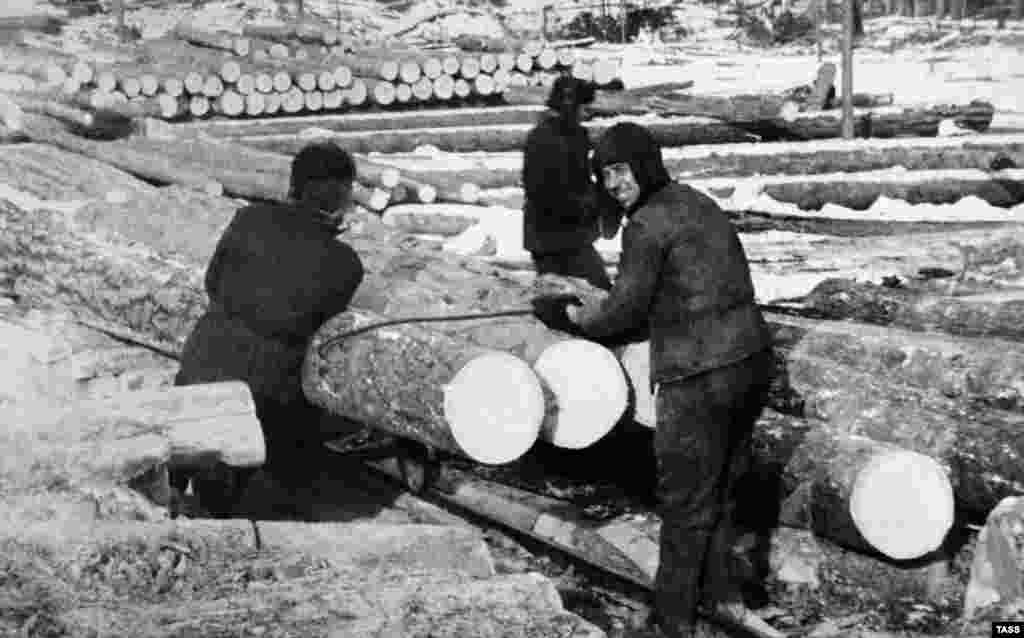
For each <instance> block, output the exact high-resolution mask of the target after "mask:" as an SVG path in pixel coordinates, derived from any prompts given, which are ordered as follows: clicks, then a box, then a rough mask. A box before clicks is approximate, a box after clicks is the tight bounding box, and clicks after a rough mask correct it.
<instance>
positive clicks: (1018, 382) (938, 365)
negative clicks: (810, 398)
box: [766, 313, 1024, 411]
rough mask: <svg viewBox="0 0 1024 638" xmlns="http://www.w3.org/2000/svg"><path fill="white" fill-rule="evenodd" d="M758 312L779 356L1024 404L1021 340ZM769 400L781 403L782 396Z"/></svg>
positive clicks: (973, 400)
mask: <svg viewBox="0 0 1024 638" xmlns="http://www.w3.org/2000/svg"><path fill="white" fill-rule="evenodd" d="M766 317H767V318H768V320H769V325H770V327H771V329H772V331H773V334H774V343H775V349H776V354H777V356H778V357H779V359H780V360H781V361H792V360H797V359H799V358H801V357H814V358H817V359H819V360H827V361H830V362H831V363H832V364H834V365H839V366H843V367H844V368H849V369H852V370H855V371H857V372H859V373H864V374H868V375H870V376H872V377H873V378H875V379H877V380H878V382H879V383H880V384H882V385H887V384H892V385H893V386H898V385H903V384H906V385H910V386H913V387H916V388H920V389H923V390H934V391H938V392H939V393H940V394H942V395H943V396H945V397H949V398H950V399H955V400H956V401H958V402H961V403H962V404H964V405H968V406H970V405H977V406H988V407H993V408H999V409H1005V410H1018V411H1020V410H1022V409H1024V345H1022V344H1018V343H1014V342H1008V341H1004V340H1002V339H984V338H961V337H954V336H950V335H940V334H934V333H922V332H913V331H909V330H905V329H900V328H895V327H891V326H886V327H881V326H874V325H870V324H865V323H854V322H850V321H822V320H810V319H799V318H796V317H787V316H782V315H776V314H773V313H768V314H767V315H766ZM797 399H798V400H801V399H800V398H799V397H797ZM776 405H777V407H778V409H780V410H785V409H786V407H785V405H784V403H783V401H782V397H779V398H778V399H777V403H776ZM797 407H798V406H797Z"/></svg>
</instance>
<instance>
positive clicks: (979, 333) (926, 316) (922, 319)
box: [805, 279, 1024, 341]
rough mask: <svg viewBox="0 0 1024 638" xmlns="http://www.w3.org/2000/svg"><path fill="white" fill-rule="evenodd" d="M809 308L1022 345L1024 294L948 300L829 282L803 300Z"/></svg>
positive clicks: (836, 315) (917, 292)
mask: <svg viewBox="0 0 1024 638" xmlns="http://www.w3.org/2000/svg"><path fill="white" fill-rule="evenodd" d="M805 303H806V304H807V306H808V307H810V308H812V309H814V310H815V311H816V312H819V313H821V314H822V315H824V316H826V317H829V318H832V319H854V320H857V321H863V322H866V323H872V324H879V325H886V326H887V325H895V326H901V327H905V328H910V329H911V330H923V331H939V332H944V333H948V334H953V335H958V336H964V337H997V338H1004V339H1010V340H1014V341H1021V340H1024V294H1020V293H1016V294H1015V293H1010V294H1008V295H980V296H976V297H970V296H969V297H951V296H939V295H936V294H929V293H927V292H922V291H920V290H904V289H900V288H889V287H886V286H879V285H876V284H872V283H867V282H855V281H850V280H844V279H828V280H826V281H823V282H821V283H820V284H818V285H817V286H816V287H815V288H814V290H812V291H811V293H810V294H809V295H807V298H806V302H805Z"/></svg>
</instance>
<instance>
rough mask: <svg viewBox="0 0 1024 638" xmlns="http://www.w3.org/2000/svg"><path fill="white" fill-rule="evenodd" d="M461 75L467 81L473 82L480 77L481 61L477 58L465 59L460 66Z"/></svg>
mask: <svg viewBox="0 0 1024 638" xmlns="http://www.w3.org/2000/svg"><path fill="white" fill-rule="evenodd" d="M459 74H461V75H462V77H464V78H466V79H467V80H472V79H473V78H475V77H476V76H478V75H480V60H479V59H478V58H475V57H465V58H463V59H462V61H461V62H460V64H459Z"/></svg>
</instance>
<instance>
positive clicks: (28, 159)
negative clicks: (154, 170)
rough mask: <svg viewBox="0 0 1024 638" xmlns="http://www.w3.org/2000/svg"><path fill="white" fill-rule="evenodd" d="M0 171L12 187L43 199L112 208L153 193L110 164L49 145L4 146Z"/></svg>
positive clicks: (143, 183)
mask: <svg viewBox="0 0 1024 638" xmlns="http://www.w3.org/2000/svg"><path fill="white" fill-rule="evenodd" d="M0 168H2V170H3V172H4V174H5V175H7V179H8V180H9V183H10V184H11V185H12V186H13V185H16V186H17V188H18V190H19V191H21V192H23V193H28V194H31V195H34V196H35V197H38V198H40V199H43V200H64V201H71V200H82V199H99V200H102V201H104V202H106V203H108V204H110V205H115V204H117V203H118V202H131V201H133V200H138V199H139V198H141V197H145V196H147V195H151V194H152V193H153V192H154V191H155V190H156V188H155V187H153V186H151V185H149V184H146V183H145V182H142V181H140V180H139V179H137V178H135V177H132V176H131V175H129V174H127V173H125V172H124V171H121V170H119V169H117V168H114V167H113V166H110V165H109V164H106V163H104V162H101V161H97V160H95V159H92V158H89V157H83V156H81V155H78V154H76V153H69V152H67V151H64V150H61V149H59V148H55V147H53V146H50V145H48V144H38V143H25V144H11V145H8V146H6V147H5V148H4V152H3V154H0Z"/></svg>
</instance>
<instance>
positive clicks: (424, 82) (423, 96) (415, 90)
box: [412, 78, 434, 102]
mask: <svg viewBox="0 0 1024 638" xmlns="http://www.w3.org/2000/svg"><path fill="white" fill-rule="evenodd" d="M412 95H413V97H415V98H416V99H417V100H418V101H420V102H426V101H428V100H429V99H430V98H432V97H433V96H434V83H433V82H431V81H430V80H429V79H427V78H420V79H419V80H416V82H414V83H413V84H412Z"/></svg>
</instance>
